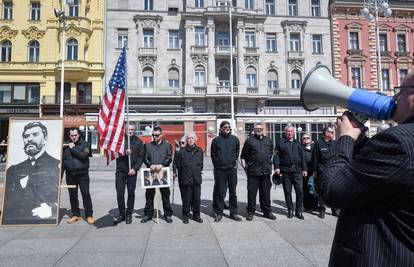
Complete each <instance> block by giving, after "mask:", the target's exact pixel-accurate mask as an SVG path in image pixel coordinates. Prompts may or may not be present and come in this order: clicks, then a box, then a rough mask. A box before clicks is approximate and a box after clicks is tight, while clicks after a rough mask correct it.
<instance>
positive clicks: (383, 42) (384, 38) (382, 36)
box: [379, 33, 388, 52]
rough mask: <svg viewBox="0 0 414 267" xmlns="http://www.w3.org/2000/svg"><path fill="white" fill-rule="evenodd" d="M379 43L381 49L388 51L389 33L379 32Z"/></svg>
mask: <svg viewBox="0 0 414 267" xmlns="http://www.w3.org/2000/svg"><path fill="white" fill-rule="evenodd" d="M379 45H380V51H381V52H383V51H388V43H387V34H386V33H380V34H379Z"/></svg>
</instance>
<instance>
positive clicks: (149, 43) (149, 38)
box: [144, 30, 154, 48]
mask: <svg viewBox="0 0 414 267" xmlns="http://www.w3.org/2000/svg"><path fill="white" fill-rule="evenodd" d="M144 47H145V48H153V47H154V30H144Z"/></svg>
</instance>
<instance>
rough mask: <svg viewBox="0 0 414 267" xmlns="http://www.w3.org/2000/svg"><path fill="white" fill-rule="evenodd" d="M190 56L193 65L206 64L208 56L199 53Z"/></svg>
mask: <svg viewBox="0 0 414 267" xmlns="http://www.w3.org/2000/svg"><path fill="white" fill-rule="evenodd" d="M191 58H192V60H193V63H194V65H197V64H203V65H206V63H207V60H208V56H206V55H200V54H198V55H193V56H191Z"/></svg>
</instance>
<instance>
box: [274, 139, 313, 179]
mask: <svg viewBox="0 0 414 267" xmlns="http://www.w3.org/2000/svg"><path fill="white" fill-rule="evenodd" d="M276 154H277V155H278V158H279V162H277V163H276V168H280V170H281V171H282V172H302V171H307V170H308V168H307V166H306V161H305V156H304V153H303V149H302V145H301V144H299V142H298V141H297V140H295V139H294V140H292V141H289V140H287V139H285V138H282V139H280V141H279V142H278V143H277V144H276Z"/></svg>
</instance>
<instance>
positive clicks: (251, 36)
mask: <svg viewBox="0 0 414 267" xmlns="http://www.w3.org/2000/svg"><path fill="white" fill-rule="evenodd" d="M246 47H253V48H254V47H256V33H255V32H246Z"/></svg>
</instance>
